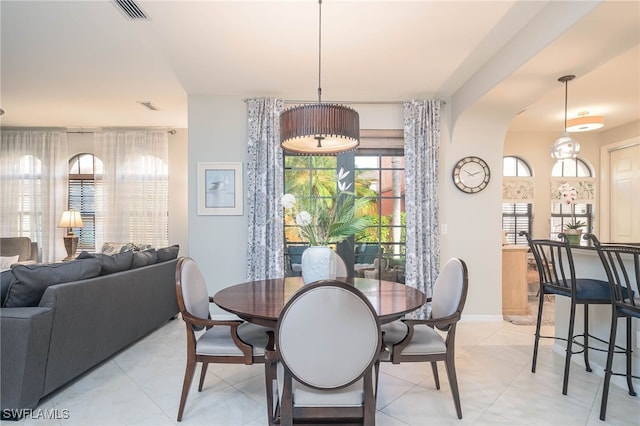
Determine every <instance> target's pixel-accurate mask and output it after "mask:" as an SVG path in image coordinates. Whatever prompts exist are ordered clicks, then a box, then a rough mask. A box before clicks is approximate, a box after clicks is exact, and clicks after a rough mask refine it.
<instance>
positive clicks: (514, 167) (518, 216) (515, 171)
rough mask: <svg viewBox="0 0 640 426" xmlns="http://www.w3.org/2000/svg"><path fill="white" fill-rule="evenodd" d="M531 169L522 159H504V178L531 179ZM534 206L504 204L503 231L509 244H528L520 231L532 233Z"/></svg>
mask: <svg viewBox="0 0 640 426" xmlns="http://www.w3.org/2000/svg"><path fill="white" fill-rule="evenodd" d="M532 175H533V173H532V172H531V167H529V165H528V164H527V162H526V161H524V160H523V159H522V158H519V157H515V156H505V157H503V158H502V176H505V177H531V176H532ZM532 223H533V206H532V204H531V203H528V202H521V203H511V202H509V203H502V230H503V231H504V232H505V239H506V242H507V243H508V244H527V240H526V238H525V237H520V236H519V235H518V234H519V233H520V231H527V232H528V233H529V234H531V233H532Z"/></svg>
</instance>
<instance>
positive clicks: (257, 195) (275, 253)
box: [247, 98, 284, 281]
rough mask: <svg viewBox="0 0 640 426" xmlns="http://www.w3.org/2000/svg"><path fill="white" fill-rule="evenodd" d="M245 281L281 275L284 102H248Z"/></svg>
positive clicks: (261, 99) (268, 99)
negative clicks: (247, 227)
mask: <svg viewBox="0 0 640 426" xmlns="http://www.w3.org/2000/svg"><path fill="white" fill-rule="evenodd" d="M247 105H248V109H249V111H248V125H249V141H248V146H247V154H248V155H247V210H248V216H249V217H248V223H249V229H248V231H249V232H248V241H247V280H250V281H252V280H263V279H268V278H278V277H283V276H284V227H283V217H282V216H283V211H282V207H281V206H280V202H279V201H280V197H282V194H283V193H284V182H283V176H284V172H283V155H282V148H280V121H279V120H280V112H282V110H283V109H284V101H282V100H278V99H273V98H257V99H249V100H247Z"/></svg>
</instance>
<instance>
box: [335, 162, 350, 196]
mask: <svg viewBox="0 0 640 426" xmlns="http://www.w3.org/2000/svg"><path fill="white" fill-rule="evenodd" d="M349 173H351V172H350V171H349V170H347V171H345V170H344V168H343V167H340V171H339V172H338V189H339V190H340V191H346V190H347V189H349V188H351V184H348V185H347V184H346V183H345V182H342V179H344V178H346V177H347V176H349Z"/></svg>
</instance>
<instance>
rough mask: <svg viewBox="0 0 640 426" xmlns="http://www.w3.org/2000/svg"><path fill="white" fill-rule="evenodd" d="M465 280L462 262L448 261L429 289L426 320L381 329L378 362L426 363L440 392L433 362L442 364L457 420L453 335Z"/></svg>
mask: <svg viewBox="0 0 640 426" xmlns="http://www.w3.org/2000/svg"><path fill="white" fill-rule="evenodd" d="M468 281H469V278H468V271H467V265H466V263H465V262H464V261H463V260H461V259H457V258H452V259H449V260H448V261H447V263H446V264H445V265H444V267H443V268H442V270H441V271H440V274H439V275H438V278H437V279H436V282H435V284H434V286H433V296H432V297H431V300H430V302H431V313H430V317H429V319H426V320H413V319H403V320H400V321H394V322H392V323H390V324H385V325H384V326H383V327H382V330H383V332H384V335H383V342H384V345H385V350H384V352H383V354H382V355H381V360H383V361H391V362H392V363H394V364H399V363H401V362H430V363H431V369H432V371H433V376H434V380H435V384H436V389H440V378H439V377H438V367H437V365H436V362H437V361H444V363H445V367H446V370H447V377H448V378H449V385H450V386H451V393H452V394H453V402H454V405H455V408H456V414H457V415H458V418H459V419H461V418H462V407H461V404H460V393H459V391H458V379H457V376H456V367H455V333H456V324H457V323H458V321H459V320H460V317H461V314H462V309H463V308H464V304H465V301H466V298H467V288H468ZM427 302H429V300H427Z"/></svg>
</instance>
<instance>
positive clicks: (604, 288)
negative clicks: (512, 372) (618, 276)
mask: <svg viewBox="0 0 640 426" xmlns="http://www.w3.org/2000/svg"><path fill="white" fill-rule="evenodd" d="M520 235H521V236H523V235H524V236H526V238H527V241H528V242H529V247H530V248H531V252H532V253H533V257H534V258H535V260H536V267H537V268H538V275H539V277H540V292H539V303H538V319H537V321H536V333H535V342H534V345H533V361H532V363H531V372H532V373H535V372H536V362H537V358H538V346H539V342H540V338H552V339H559V340H565V341H566V342H567V349H566V355H565V361H564V379H563V383H562V394H563V395H566V394H567V388H568V386H569V368H570V365H571V356H572V355H574V354H578V353H583V355H584V364H585V368H586V370H587V371H589V372H590V371H591V366H590V365H589V349H596V348H590V347H589V339H590V338H593V339H595V340H598V341H600V342H602V343H607V342H606V341H604V340H602V339H600V338H598V337H595V336H592V335H590V334H589V305H594V304H601V305H602V304H610V303H611V294H610V290H609V283H608V282H607V281H602V280H596V279H591V278H576V272H575V267H574V263H573V255H572V254H571V246H570V245H569V240H568V239H567V236H566V235H565V234H563V233H561V234H558V237H559V238H560V241H558V240H547V239H532V238H531V237H530V235H529V234H528V233H527V232H525V231H521V232H520ZM549 294H553V295H555V296H564V297H569V298H570V299H571V311H570V313H569V330H568V333H567V338H566V339H565V338H562V337H556V336H541V335H540V322H541V318H542V309H543V306H544V300H545V295H549ZM577 305H583V307H584V331H583V333H582V334H579V335H574V331H573V330H574V326H575V317H576V306H577ZM580 337H581V338H582V342H580V341H578V340H577V338H580ZM574 344H575V345H577V346H579V347H580V349H579V350H576V351H574V347H573V345H574ZM597 350H601V349H597Z"/></svg>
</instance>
